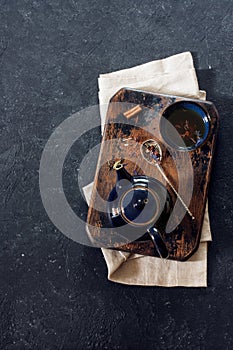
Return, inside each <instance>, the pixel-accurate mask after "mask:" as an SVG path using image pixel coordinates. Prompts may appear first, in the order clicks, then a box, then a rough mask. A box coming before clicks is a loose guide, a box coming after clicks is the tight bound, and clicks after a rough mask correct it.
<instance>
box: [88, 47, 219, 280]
mask: <svg viewBox="0 0 233 350" xmlns="http://www.w3.org/2000/svg"><path fill="white" fill-rule="evenodd" d="M98 85H99V103H100V115H101V125H102V131H103V125H104V122H105V118H106V112H107V106H108V103H109V100H110V98H111V97H112V96H113V95H114V94H115V93H116V92H117V91H118V90H119V89H120V88H122V87H128V88H136V89H141V90H144V91H148V92H156V93H164V94H172V95H178V96H183V97H192V98H199V99H203V100H204V99H205V98H206V93H205V91H201V90H199V86H198V81H197V76H196V72H195V68H194V64H193V59H192V55H191V53H190V52H184V53H181V54H177V55H174V56H171V57H168V58H165V59H161V60H155V61H152V62H148V63H145V64H142V65H139V66H136V67H132V68H129V69H124V70H120V71H117V72H112V73H108V74H101V75H100V76H99V79H98ZM92 189H93V183H91V184H89V185H87V186H85V187H84V188H83V192H84V195H85V198H86V200H87V202H88V204H89V202H90V197H91V192H92ZM211 240H212V238H211V231H210V223H209V216H208V203H207V205H206V210H205V216H204V223H203V227H202V233H201V242H200V245H199V248H198V250H197V252H196V253H195V254H194V255H193V256H192V257H191V258H190V259H189V260H188V261H186V262H179V261H172V260H163V259H160V258H157V257H151V256H143V255H139V254H132V253H128V252H122V251H116V250H112V249H106V248H102V252H103V255H104V258H105V261H106V264H107V268H108V279H109V280H111V281H114V282H118V283H123V284H130V285H144V286H164V287H175V286H184V287H206V286H207V248H208V246H207V245H208V243H207V242H208V241H211Z"/></svg>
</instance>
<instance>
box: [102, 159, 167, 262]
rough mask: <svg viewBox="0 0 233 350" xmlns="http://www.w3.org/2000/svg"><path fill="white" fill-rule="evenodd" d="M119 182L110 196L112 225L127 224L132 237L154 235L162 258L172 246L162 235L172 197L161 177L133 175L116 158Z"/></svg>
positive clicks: (156, 246)
mask: <svg viewBox="0 0 233 350" xmlns="http://www.w3.org/2000/svg"><path fill="white" fill-rule="evenodd" d="M113 169H114V170H115V171H116V175H117V179H116V184H115V186H114V187H113V189H112V190H111V192H110V194H109V197H108V208H107V213H108V218H109V221H110V224H111V227H113V228H115V229H117V228H118V227H122V226H125V235H126V236H127V238H128V239H129V241H131V242H132V241H138V240H148V239H151V240H152V242H153V244H154V247H155V250H156V251H157V253H158V255H159V256H160V257H162V258H167V257H168V255H169V254H168V250H167V248H166V244H165V242H164V240H163V238H162V235H161V232H163V231H164V229H165V226H166V223H167V220H168V218H169V214H170V212H171V197H170V194H169V192H168V191H167V188H166V187H165V186H164V185H163V184H162V183H161V182H160V181H158V180H157V179H154V178H152V177H148V176H146V175H135V176H132V175H131V174H129V172H128V171H127V170H126V168H125V166H124V164H123V163H122V161H117V162H115V164H114V166H113Z"/></svg>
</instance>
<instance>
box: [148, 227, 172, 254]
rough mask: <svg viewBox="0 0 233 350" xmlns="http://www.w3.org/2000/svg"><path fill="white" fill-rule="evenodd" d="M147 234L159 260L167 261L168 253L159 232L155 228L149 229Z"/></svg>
mask: <svg viewBox="0 0 233 350" xmlns="http://www.w3.org/2000/svg"><path fill="white" fill-rule="evenodd" d="M147 232H148V233H149V235H150V238H151V240H152V242H153V243H154V246H155V249H156V251H157V253H158V254H159V256H160V258H162V259H167V258H168V257H169V252H168V250H167V247H166V244H165V243H164V240H163V239H162V236H161V234H160V232H159V231H158V230H157V228H155V227H150V228H149V229H148V230H147Z"/></svg>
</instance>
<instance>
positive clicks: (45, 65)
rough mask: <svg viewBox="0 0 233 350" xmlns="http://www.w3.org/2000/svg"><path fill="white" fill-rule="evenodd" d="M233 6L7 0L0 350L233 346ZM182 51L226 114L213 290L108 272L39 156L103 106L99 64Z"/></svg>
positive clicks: (72, 173)
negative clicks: (70, 227)
mask: <svg viewBox="0 0 233 350" xmlns="http://www.w3.org/2000/svg"><path fill="white" fill-rule="evenodd" d="M232 10H233V3H232V1H227V0H223V1H221V2H220V1H217V0H210V1H188V0H187V1H176V2H174V1H172V0H167V1H166V0H164V1H151V0H150V1H148V0H145V1H143V2H142V1H138V0H135V1H133V2H128V3H127V4H126V1H122V0H119V1H116V2H109V1H107V0H105V1H86V0H80V1H75V0H67V1H63V2H62V1H55V0H50V1H49V0H48V1H47V0H45V1H39V0H33V1H27V0H21V1H19V0H18V1H17V0H15V1H7V0H0V32H1V36H0V102H1V103H0V108H1V112H0V117H1V119H0V132H1V137H0V141H1V142H0V167H1V172H0V177H1V178H0V180H1V187H0V188H1V190H0V191H1V196H0V202H1V207H0V208H1V211H0V223H1V231H0V239H1V242H0V293H1V294H0V349H1V350H2V349H4V350H5V349H9V350H10V349H52V350H53V349H195V350H196V349H219V348H223V349H231V348H232V346H233V339H232V337H233V318H232V314H233V303H232V295H233V235H232V232H233V215H232V212H233V207H232V196H233V190H232V184H233V177H232V164H233V152H232V150H233V146H232V128H233V118H232V112H233V101H232V93H233V84H232V81H233V46H232V42H233V27H232V21H233V13H232ZM185 50H191V51H192V53H193V54H194V58H195V65H196V67H197V68H198V69H199V70H198V77H199V79H200V87H201V88H203V89H206V90H207V93H208V99H209V100H212V101H213V102H214V103H215V105H216V106H217V108H218V110H219V114H220V116H221V126H220V133H219V138H218V145H217V152H216V158H215V167H214V170H213V174H212V175H213V176H212V182H211V188H210V202H209V206H210V217H211V225H212V231H213V239H214V241H213V243H212V244H211V245H210V249H209V257H208V262H209V264H208V284H209V287H208V288H207V289H194V288H190V289H184V288H176V289H166V288H156V287H155V288H151V287H150V288H143V287H128V286H123V285H117V284H114V283H111V282H108V281H107V279H106V266H105V263H104V260H103V258H102V255H101V252H100V251H99V250H97V249H94V248H93V249H92V248H88V247H85V246H81V245H79V244H77V243H74V242H72V241H70V240H68V239H67V238H66V237H65V236H64V235H62V234H61V233H59V232H58V230H56V229H55V228H54V226H53V224H52V223H51V222H50V221H49V219H48V217H47V215H46V213H45V211H44V209H43V206H42V203H41V199H40V195H39V187H38V169H39V160H40V156H41V152H42V150H43V147H44V145H45V143H46V140H47V139H48V137H49V135H50V134H51V133H52V131H53V130H54V128H55V127H56V126H57V125H59V123H60V122H61V121H63V120H64V119H65V118H67V117H68V116H69V115H70V114H72V113H73V112H76V111H79V110H80V109H81V108H84V107H87V106H90V105H93V104H95V103H97V76H98V74H99V73H101V72H102V73H105V72H109V71H111V70H117V69H121V68H126V67H130V66H133V65H136V64H140V63H144V62H147V61H150V60H152V59H157V58H162V57H165V56H168V55H171V54H174V53H178V52H181V51H185ZM97 142H98V132H96V133H95V134H94V135H92V136H91V143H93V144H95V143H97ZM79 158H80V151H79V150H76V151H75V150H74V151H73V153H72V154H71V155H70V157H69V159H68V160H67V162H66V168H65V174H69V176H68V175H67V178H66V181H65V183H66V188H67V193H68V194H70V197H71V200H72V194H74V193H75V192H76V188H77V171H76V170H75V169H76V168H77V166H78V162H79ZM73 202H74V203H76V209H77V210H79V211H83V212H85V210H86V207H85V206H84V203H83V202H79V203H78V204H77V198H73Z"/></svg>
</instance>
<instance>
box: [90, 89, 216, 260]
mask: <svg viewBox="0 0 233 350" xmlns="http://www.w3.org/2000/svg"><path fill="white" fill-rule="evenodd" d="M178 101H192V102H195V103H197V104H198V105H199V106H201V107H202V108H203V109H204V110H205V111H206V112H207V114H208V115H209V119H210V131H209V135H208V138H207V140H206V141H205V142H204V143H203V144H202V145H201V146H200V147H198V148H197V149H195V150H193V151H189V152H182V151H180V150H173V152H172V156H171V153H170V152H169V150H168V148H167V147H166V143H165V142H164V143H162V144H161V142H160V145H161V147H162V152H163V158H162V167H163V169H164V172H165V173H166V176H167V177H168V179H169V180H170V181H171V182H172V184H173V186H174V187H175V189H176V190H178V186H179V181H178V172H177V166H176V161H174V159H179V160H180V164H185V157H187V155H188V157H190V159H191V164H192V167H193V174H194V181H193V194H192V199H191V202H190V204H189V210H190V211H191V212H192V213H193V215H194V217H195V219H194V220H191V218H190V216H189V215H188V214H186V215H185V216H184V218H183V219H182V221H181V222H180V223H179V224H178V226H177V227H176V228H175V229H174V230H173V231H172V232H170V233H169V234H166V233H165V234H163V239H164V241H165V243H166V246H167V249H168V251H169V259H173V260H187V259H188V258H189V257H190V256H191V255H192V254H193V253H194V252H195V251H196V250H197V248H198V245H199V242H200V235H201V229H202V224H203V218H204V212H205V205H206V199H207V192H208V184H209V180H210V172H211V165H212V160H213V152H214V146H215V140H216V133H217V129H218V120H219V117H218V113H217V111H216V109H215V107H214V105H213V104H212V103H211V102H206V101H200V100H194V99H187V98H182V97H178V96H169V95H159V94H152V93H148V92H144V91H137V90H133V89H128V88H122V89H121V90H120V91H118V92H117V93H116V94H115V95H114V96H113V97H112V99H111V101H110V104H109V107H108V112H107V118H106V125H105V129H104V134H103V141H112V140H115V141H116V140H117V143H116V142H113V143H111V142H109V144H108V146H107V147H106V144H104V142H102V147H101V150H100V155H99V161H98V166H97V170H96V176H95V180H94V190H93V193H92V197H91V202H90V207H89V212H88V219H87V224H88V225H87V226H88V227H87V229H88V232H89V235H90V237H91V239H92V241H94V242H95V244H96V246H104V247H109V248H114V249H119V250H124V251H129V252H133V253H138V254H142V255H152V256H154V255H156V253H155V249H154V245H153V243H152V241H150V240H145V241H134V242H126V241H124V240H123V241H122V242H118V243H116V242H115V243H114V244H113V243H112V242H113V239H112V238H113V237H114V229H111V231H110V232H109V230H108V233H106V231H104V230H103V228H104V227H106V226H108V224H107V222H108V215H107V213H104V211H98V210H97V209H95V208H97V207H98V205H97V204H98V201H99V199H98V198H100V197H102V198H103V199H104V200H105V201H107V199H108V196H109V193H110V191H111V190H112V188H113V187H114V186H115V183H116V172H115V171H114V170H112V165H113V164H114V162H115V161H117V160H119V159H120V158H121V157H122V156H121V151H122V152H123V151H124V157H123V158H124V163H126V170H127V171H128V172H129V173H130V174H131V175H133V174H135V173H137V174H145V175H147V176H152V177H154V178H155V177H156V178H157V179H158V180H159V181H162V178H161V174H160V173H159V172H157V173H156V171H155V167H154V166H151V165H150V164H149V163H148V162H146V161H144V162H143V167H138V166H137V165H136V163H135V162H133V161H132V159H133V158H134V159H135V157H136V158H137V157H141V158H142V156H141V152H140V147H133V148H131V147H125V142H124V140H125V139H129V138H131V139H133V140H136V142H137V143H138V144H139V145H140V144H141V143H142V142H144V141H145V140H147V139H155V140H156V139H158V140H160V141H161V139H162V136H161V134H160V130H159V127H158V125H159V121H160V118H161V116H162V114H163V112H164V110H166V108H167V107H168V106H170V105H171V104H173V103H175V102H178ZM135 106H138V107H137V108H136V112H135V114H134V115H133V116H132V115H130V116H129V117H128V115H127V111H129V110H131V109H132V108H133V107H135ZM148 111H149V113H148ZM148 115H149V117H148ZM127 117H128V122H129V123H130V124H131V126H130V127H125V126H124V125H122V124H121V122H123V119H127ZM122 118H123V119H122ZM124 122H125V120H124ZM126 122H127V120H126ZM138 159H139V158H138ZM182 162H183V163H182ZM182 172H183V175H184V176H182V181H183V182H185V181H186V180H187V181H188V176H189V174H188V173H187V174H186V172H187V169H186V166H183V169H182ZM186 175H187V178H186ZM187 184H188V182H187ZM182 185H184V186H185V183H184V184H182ZM166 187H167V190H168V191H169V193H170V195H171V197H172V201H173V203H175V202H176V200H177V198H176V195H175V194H174V192H173V191H172V190H171V188H170V186H169V185H168V184H166ZM99 196H100V197H99Z"/></svg>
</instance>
